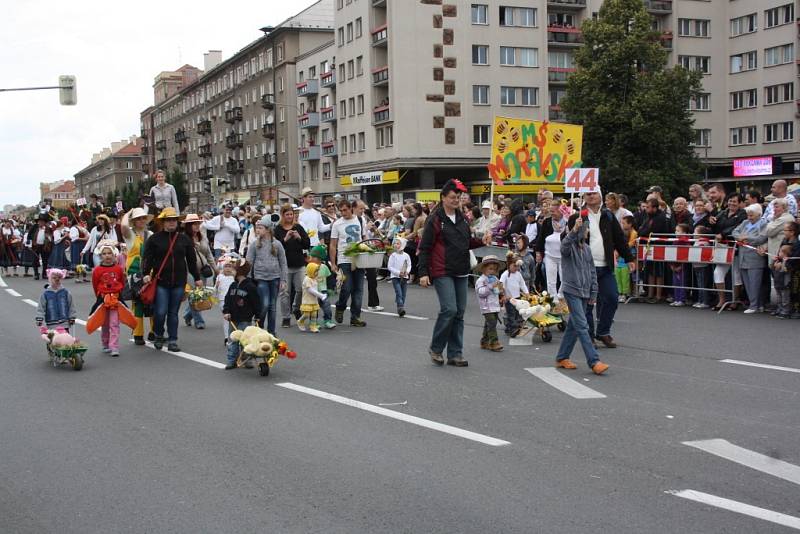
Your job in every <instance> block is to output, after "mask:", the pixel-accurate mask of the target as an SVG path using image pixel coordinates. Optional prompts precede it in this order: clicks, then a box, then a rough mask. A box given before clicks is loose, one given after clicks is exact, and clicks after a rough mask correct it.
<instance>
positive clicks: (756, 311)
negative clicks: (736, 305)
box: [744, 308, 758, 313]
mask: <svg viewBox="0 0 800 534" xmlns="http://www.w3.org/2000/svg"><path fill="white" fill-rule="evenodd" d="M744 312H745V313H758V310H757V309H756V308H747V309H746V310H745V311H744Z"/></svg>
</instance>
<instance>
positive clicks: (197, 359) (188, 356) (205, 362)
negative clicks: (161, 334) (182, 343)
mask: <svg viewBox="0 0 800 534" xmlns="http://www.w3.org/2000/svg"><path fill="white" fill-rule="evenodd" d="M146 345H147V346H148V347H150V348H151V349H153V350H157V349H156V348H155V346H153V344H152V343H151V342H149V341H148V342H146ZM159 352H163V353H164V354H171V355H173V356H177V357H179V358H183V359H185V360H190V361H193V362H197V363H202V364H203V365H208V366H209V367H214V368H216V369H225V364H224V363H219V362H215V361H214V360H207V359H205V358H201V357H200V356H195V355H194V354H189V353H188V352H170V351H168V350H167V347H166V346H164V349H163V350H160V351H159Z"/></svg>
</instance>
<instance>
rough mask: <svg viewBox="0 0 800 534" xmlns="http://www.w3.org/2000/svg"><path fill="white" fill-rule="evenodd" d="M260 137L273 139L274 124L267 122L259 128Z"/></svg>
mask: <svg viewBox="0 0 800 534" xmlns="http://www.w3.org/2000/svg"><path fill="white" fill-rule="evenodd" d="M261 135H263V136H264V137H266V138H267V139H275V123H272V122H268V123H266V124H264V126H262V127H261Z"/></svg>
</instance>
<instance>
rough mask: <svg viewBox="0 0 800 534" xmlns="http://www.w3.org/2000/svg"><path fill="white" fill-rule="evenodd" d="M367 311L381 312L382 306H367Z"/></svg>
mask: <svg viewBox="0 0 800 534" xmlns="http://www.w3.org/2000/svg"><path fill="white" fill-rule="evenodd" d="M367 309H368V310H369V311H383V306H367Z"/></svg>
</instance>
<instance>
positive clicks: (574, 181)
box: [564, 167, 600, 193]
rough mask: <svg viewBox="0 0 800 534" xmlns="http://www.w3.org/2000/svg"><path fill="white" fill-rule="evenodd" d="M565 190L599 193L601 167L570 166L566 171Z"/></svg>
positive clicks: (569, 191)
mask: <svg viewBox="0 0 800 534" xmlns="http://www.w3.org/2000/svg"><path fill="white" fill-rule="evenodd" d="M564 192H566V193H599V192H600V169H597V168H586V169H584V168H581V167H570V168H569V169H567V170H566V172H565V173H564Z"/></svg>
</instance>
